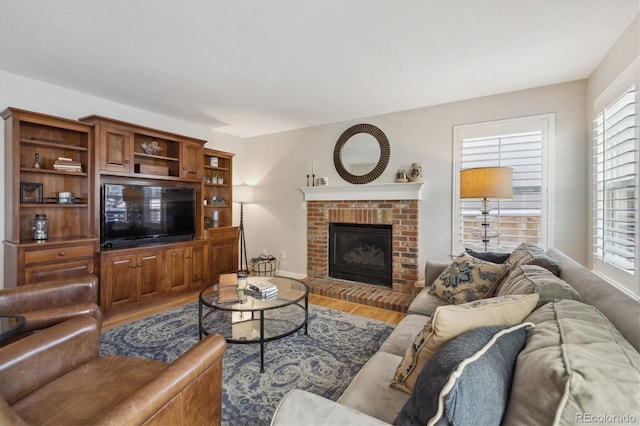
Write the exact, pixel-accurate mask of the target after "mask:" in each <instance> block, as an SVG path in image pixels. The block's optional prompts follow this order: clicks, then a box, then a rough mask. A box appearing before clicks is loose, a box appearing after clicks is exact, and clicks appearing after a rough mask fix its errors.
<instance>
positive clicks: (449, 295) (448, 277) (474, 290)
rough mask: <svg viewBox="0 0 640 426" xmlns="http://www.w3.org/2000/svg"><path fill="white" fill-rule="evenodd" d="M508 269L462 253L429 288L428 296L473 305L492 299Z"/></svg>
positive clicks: (505, 266) (506, 266) (509, 266)
mask: <svg viewBox="0 0 640 426" xmlns="http://www.w3.org/2000/svg"><path fill="white" fill-rule="evenodd" d="M510 269H511V265H506V264H496V263H490V262H485V261H484V260H480V259H476V258H475V257H472V256H469V255H468V254H467V253H462V254H461V255H460V256H458V257H457V258H456V259H455V260H454V261H453V262H451V265H449V267H448V268H447V269H445V270H444V271H443V272H442V273H441V274H440V276H439V277H438V278H436V280H435V281H434V282H433V284H431V291H430V292H431V293H432V294H435V295H436V296H438V297H439V298H440V299H442V300H445V301H447V302H449V303H453V304H460V303H467V302H473V301H474V300H478V299H485V298H487V297H491V296H493V293H494V292H495V291H496V288H497V287H498V284H500V281H502V279H503V278H504V277H505V276H506V275H507V273H508V272H509V270H510Z"/></svg>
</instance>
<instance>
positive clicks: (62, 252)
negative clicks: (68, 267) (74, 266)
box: [58, 251, 67, 256]
mask: <svg viewBox="0 0 640 426" xmlns="http://www.w3.org/2000/svg"><path fill="white" fill-rule="evenodd" d="M65 254H67V253H66V252H64V251H59V252H58V256H64V255H65Z"/></svg>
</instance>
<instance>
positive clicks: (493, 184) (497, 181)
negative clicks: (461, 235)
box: [460, 167, 513, 253]
mask: <svg viewBox="0 0 640 426" xmlns="http://www.w3.org/2000/svg"><path fill="white" fill-rule="evenodd" d="M512 180H513V169H512V168H511V167H477V168H472V169H464V170H460V198H481V199H482V207H481V209H480V212H481V213H482V216H478V217H477V218H476V219H477V220H478V221H479V223H480V227H479V228H476V229H474V230H472V231H471V234H472V235H473V236H475V237H478V238H480V239H481V240H482V244H483V246H484V247H483V248H484V251H485V253H486V252H487V251H488V249H489V241H490V239H491V238H497V237H499V236H500V230H498V229H497V228H493V227H491V225H490V222H491V221H492V220H493V218H491V217H489V212H491V207H489V199H490V198H491V199H505V198H512V186H513V183H512Z"/></svg>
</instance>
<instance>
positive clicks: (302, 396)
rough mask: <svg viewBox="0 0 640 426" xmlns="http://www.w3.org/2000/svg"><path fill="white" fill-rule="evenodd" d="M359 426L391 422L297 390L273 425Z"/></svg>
mask: <svg viewBox="0 0 640 426" xmlns="http://www.w3.org/2000/svg"><path fill="white" fill-rule="evenodd" d="M300 424H304V425H307V426H333V425H342V426H351V425H353V426H356V425H368V426H376V425H388V423H385V422H383V421H382V420H378V419H376V418H375V417H371V416H369V415H367V414H365V413H361V412H360V411H357V410H354V409H353V408H351V407H347V406H346V405H342V404H339V403H337V402H335V401H331V400H330V399H327V398H324V397H322V396H320V395H315V394H313V393H310V392H307V391H303V390H300V389H294V390H292V391H290V392H289V393H287V394H286V395H285V396H284V398H282V401H280V404H279V405H278V408H276V412H275V414H274V416H273V419H272V420H271V425H272V426H287V425H291V426H298V425H300Z"/></svg>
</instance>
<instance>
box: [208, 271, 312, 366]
mask: <svg viewBox="0 0 640 426" xmlns="http://www.w3.org/2000/svg"><path fill="white" fill-rule="evenodd" d="M261 280H268V281H269V282H271V283H273V284H275V285H276V286H277V287H278V297H277V298H275V299H271V300H261V299H258V298H254V297H251V296H247V298H246V301H244V302H218V300H217V285H213V286H211V287H209V288H207V289H205V290H203V291H202V292H201V293H200V297H199V303H198V322H199V324H198V326H199V335H200V339H202V337H203V336H205V335H209V334H214V333H217V334H220V335H222V336H223V337H224V338H225V339H226V340H227V342H228V343H235V344H258V343H259V344H260V372H261V373H263V372H264V344H265V343H266V342H270V341H273V340H278V339H282V338H284V337H287V336H290V335H292V334H293V333H295V332H297V331H299V330H300V329H302V328H303V327H304V333H305V335H306V334H308V319H309V287H308V286H307V285H306V284H305V283H303V282H301V281H298V280H295V279H292V278H285V277H269V278H268V279H265V278H263V277H262V278H261Z"/></svg>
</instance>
